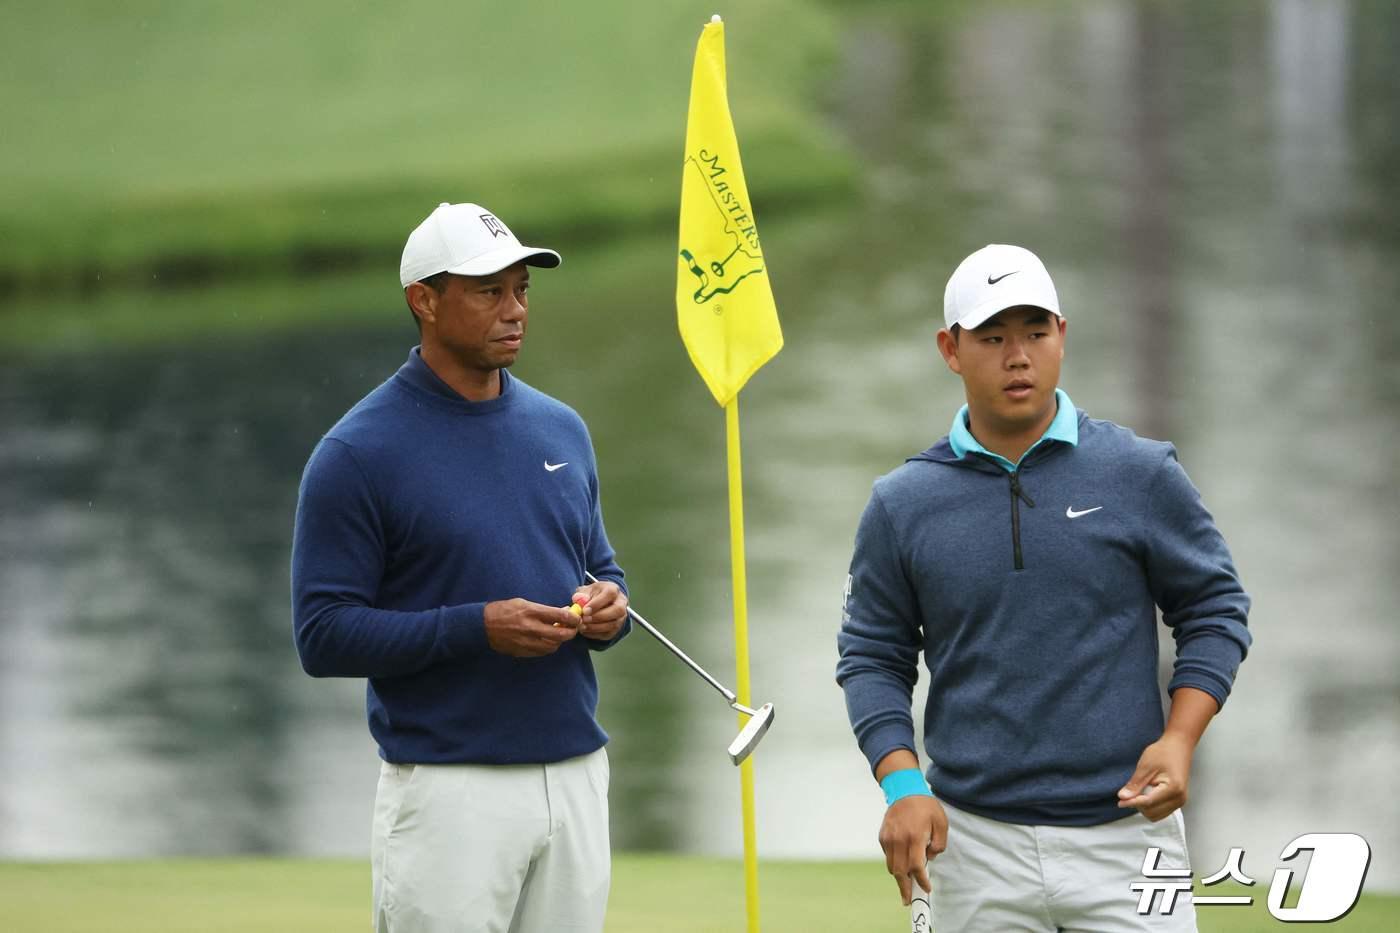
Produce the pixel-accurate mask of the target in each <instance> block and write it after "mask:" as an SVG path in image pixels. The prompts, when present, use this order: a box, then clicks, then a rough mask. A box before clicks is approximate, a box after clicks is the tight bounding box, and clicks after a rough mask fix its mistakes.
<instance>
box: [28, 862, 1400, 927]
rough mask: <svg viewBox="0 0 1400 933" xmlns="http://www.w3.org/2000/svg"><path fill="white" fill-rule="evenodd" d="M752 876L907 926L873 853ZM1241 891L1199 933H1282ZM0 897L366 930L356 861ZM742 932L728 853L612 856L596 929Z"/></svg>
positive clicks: (207, 868)
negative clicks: (602, 923) (1237, 902)
mask: <svg viewBox="0 0 1400 933" xmlns="http://www.w3.org/2000/svg"><path fill="white" fill-rule="evenodd" d="M759 886H760V899H761V912H762V918H763V928H764V929H765V930H769V931H774V933H783V931H793V930H802V931H810V930H821V931H827V930H829V931H835V933H861V931H872V933H873V931H903V930H905V929H907V923H908V914H907V913H906V912H905V910H904V908H902V907H901V906H900V905H899V901H898V898H897V897H896V894H895V890H894V885H893V883H892V882H891V881H890V880H889V877H888V876H887V875H886V874H885V873H884V866H883V865H882V864H880V863H878V862H786V861H784V862H764V863H763V864H762V865H761V866H760V869H759ZM1211 893H1213V894H1218V893H1221V889H1220V888H1212V889H1211ZM1227 893H1237V892H1227ZM1254 893H1255V895H1256V897H1255V904H1254V905H1253V906H1252V907H1245V908H1238V907H1217V908H1208V909H1202V910H1200V912H1199V920H1200V928H1201V930H1202V931H1204V933H1212V931H1218V933H1247V931H1248V933H1254V931H1258V933H1270V931H1271V933H1282V931H1284V930H1286V929H1288V927H1287V926H1285V925H1284V924H1282V923H1279V922H1278V921H1276V920H1274V919H1273V918H1272V917H1270V916H1269V914H1268V911H1267V910H1266V908H1265V907H1264V903H1263V899H1262V898H1263V894H1264V892H1262V891H1256V892H1254ZM0 904H4V905H5V908H4V909H5V928H6V929H11V930H27V931H41V930H42V931H44V933H93V931H102V933H137V931H140V933H175V931H181V933H184V931H194V930H197V931H201V933H235V931H237V933H255V931H263V930H266V931H279V933H280V931H287V930H295V931H297V933H322V931H324V933H332V931H334V933H344V931H346V930H368V929H369V866H368V864H367V863H365V862H356V861H326V860H309V859H308V860H300V859H298V860H292V859H177V860H168V861H130V862H94V863H51V864H33V863H15V862H10V863H0ZM743 928H744V882H743V866H742V864H741V863H740V862H739V861H738V860H727V859H709V858H695V857H685V856H673V855H652V854H637V853H633V854H624V855H619V856H618V857H617V858H616V859H615V860H614V866H613V887H612V897H611V900H610V902H609V906H608V922H607V930H608V931H609V933H658V931H666V933H691V931H694V933H700V931H707V933H708V931H716V930H720V931H724V930H742V929H743ZM1331 928H1335V929H1338V930H1341V931H1348V933H1382V931H1384V933H1390V931H1393V930H1396V929H1400V897H1396V896H1381V895H1367V896H1364V897H1363V898H1362V900H1361V903H1360V904H1359V905H1358V906H1357V907H1356V909H1355V910H1353V911H1352V912H1351V913H1350V914H1349V915H1347V916H1346V917H1345V918H1343V919H1342V920H1341V921H1340V922H1338V923H1336V924H1334V925H1333V927H1329V929H1331Z"/></svg>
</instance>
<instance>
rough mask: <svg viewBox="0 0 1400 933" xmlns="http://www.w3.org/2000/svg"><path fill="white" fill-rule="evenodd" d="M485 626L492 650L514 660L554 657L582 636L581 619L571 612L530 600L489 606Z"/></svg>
mask: <svg viewBox="0 0 1400 933" xmlns="http://www.w3.org/2000/svg"><path fill="white" fill-rule="evenodd" d="M482 622H483V623H484V624H485V626H486V643H487V644H488V645H490V646H491V649H492V650H493V651H497V652H500V653H501V654H507V655H510V656H511V657H513V658H539V657H543V656H544V655H547V654H553V653H554V652H556V651H558V650H559V646H560V645H562V644H564V642H566V641H568V640H569V639H571V638H573V637H574V636H575V635H577V634H578V626H579V619H578V618H577V617H575V616H574V614H573V613H571V612H570V611H569V610H567V609H560V608H558V607H557V606H544V605H541V604H540V603H532V602H530V601H529V600H526V599H502V600H499V601H497V602H493V603H487V604H486V612H485V614H484V615H483V617H482Z"/></svg>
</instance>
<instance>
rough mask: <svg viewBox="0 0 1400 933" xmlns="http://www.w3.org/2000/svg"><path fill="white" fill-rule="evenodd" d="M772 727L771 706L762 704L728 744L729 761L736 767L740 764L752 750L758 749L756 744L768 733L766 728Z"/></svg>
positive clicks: (770, 704)
mask: <svg viewBox="0 0 1400 933" xmlns="http://www.w3.org/2000/svg"><path fill="white" fill-rule="evenodd" d="M771 725H773V704H772V703H764V704H763V705H762V706H760V707H759V708H758V709H756V710H754V714H753V716H752V717H750V718H749V721H748V722H747V723H745V724H744V728H743V729H741V730H739V734H738V735H737V736H735V737H734V741H732V742H730V743H729V760H730V761H732V762H734V763H735V764H736V765H737V764H741V763H742V762H743V760H744V759H745V758H747V757H749V755H751V754H753V750H754V749H755V748H757V747H758V743H759V742H761V741H762V740H763V736H764V735H765V734H766V733H767V732H768V727H769V726H771Z"/></svg>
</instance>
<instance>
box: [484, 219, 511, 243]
mask: <svg viewBox="0 0 1400 933" xmlns="http://www.w3.org/2000/svg"><path fill="white" fill-rule="evenodd" d="M481 222H482V223H483V224H484V225H485V226H486V230H487V232H489V233H490V234H491V236H492V237H493V238H495V237H498V236H510V231H509V230H507V229H506V225H505V224H503V223H501V222H500V221H499V220H497V219H496V218H495V217H493V216H491V215H490V214H482V215H481Z"/></svg>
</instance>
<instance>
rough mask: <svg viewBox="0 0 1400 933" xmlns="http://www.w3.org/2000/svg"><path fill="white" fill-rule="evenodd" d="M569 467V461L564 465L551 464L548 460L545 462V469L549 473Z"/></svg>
mask: <svg viewBox="0 0 1400 933" xmlns="http://www.w3.org/2000/svg"><path fill="white" fill-rule="evenodd" d="M568 465H569V461H567V460H565V461H564V462H563V463H550V462H549V461H548V460H546V461H545V462H544V468H545V470H546V471H547V472H550V473H553V472H554V471H555V470H559V469H562V468H564V467H566V466H568Z"/></svg>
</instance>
